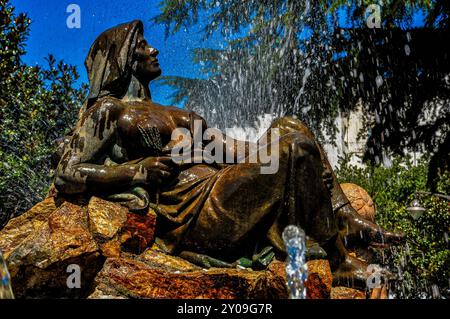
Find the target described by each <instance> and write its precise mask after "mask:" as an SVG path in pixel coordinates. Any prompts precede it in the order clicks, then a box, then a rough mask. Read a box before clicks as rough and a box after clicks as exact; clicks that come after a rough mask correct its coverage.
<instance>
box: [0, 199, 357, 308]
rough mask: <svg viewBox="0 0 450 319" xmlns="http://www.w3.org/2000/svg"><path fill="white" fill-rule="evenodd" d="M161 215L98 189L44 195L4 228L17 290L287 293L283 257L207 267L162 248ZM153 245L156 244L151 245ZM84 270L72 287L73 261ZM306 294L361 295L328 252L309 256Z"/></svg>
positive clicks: (51, 293) (50, 294) (28, 293)
mask: <svg viewBox="0 0 450 319" xmlns="http://www.w3.org/2000/svg"><path fill="white" fill-rule="evenodd" d="M156 222H157V217H156V214H155V213H154V212H153V211H151V210H150V211H149V212H148V213H147V214H145V215H138V214H135V213H131V212H129V211H128V210H127V209H126V208H124V207H122V206H120V205H118V204H115V203H111V202H108V201H105V200H102V199H99V198H96V197H92V198H90V199H89V198H87V199H86V198H81V199H76V200H66V199H58V200H56V201H55V200H54V199H53V198H47V199H45V200H44V201H43V202H41V203H39V204H37V205H36V206H34V207H33V208H32V209H30V210H29V211H28V212H26V213H25V214H23V215H21V216H19V217H17V218H14V219H12V220H11V221H10V222H9V223H8V224H7V225H6V227H5V228H4V229H3V230H1V231H0V249H1V250H2V251H3V252H4V257H5V260H6V262H7V264H8V267H9V270H10V273H11V277H12V285H13V290H14V293H15V296H16V297H17V298H86V297H89V298H288V290H287V287H286V273H285V263H283V262H280V261H274V262H272V263H271V264H270V265H269V267H268V269H266V270H264V271H252V270H238V269H230V268H212V269H209V270H205V269H201V268H200V267H198V266H196V265H194V264H192V263H190V262H188V261H186V260H184V259H182V258H179V257H175V256H169V255H167V254H164V253H163V252H161V251H158V250H157V246H155V245H153V243H154V236H155V227H156ZM152 245H153V247H152ZM71 264H76V265H78V266H79V267H80V270H81V288H79V289H77V288H73V289H70V288H68V286H67V282H68V278H69V276H70V275H71V274H72V272H71V271H68V266H69V265H71ZM308 271H309V276H308V281H307V283H306V286H307V294H308V298H311V299H318V298H329V297H330V294H331V296H332V297H333V296H335V297H336V296H338V297H339V298H357V297H360V295H358V294H357V293H354V294H352V293H350V292H348V291H344V292H342V291H341V290H334V295H333V290H332V288H331V283H332V275H331V271H330V267H329V264H328V262H327V261H326V260H312V261H309V262H308Z"/></svg>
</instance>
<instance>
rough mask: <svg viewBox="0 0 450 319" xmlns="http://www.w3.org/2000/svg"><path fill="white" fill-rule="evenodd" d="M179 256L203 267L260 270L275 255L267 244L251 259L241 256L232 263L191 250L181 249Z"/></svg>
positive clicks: (264, 267) (267, 264) (265, 266)
mask: <svg viewBox="0 0 450 319" xmlns="http://www.w3.org/2000/svg"><path fill="white" fill-rule="evenodd" d="M179 257H181V258H183V259H186V260H187V261H189V262H191V263H193V264H195V265H197V266H200V267H203V268H211V267H218V268H234V267H241V268H252V269H256V270H262V269H266V268H267V266H269V264H270V263H271V262H272V260H273V259H274V257H275V253H274V251H273V247H272V246H267V247H265V248H264V249H263V250H261V251H260V252H259V253H255V254H254V255H253V256H252V258H251V259H249V258H246V257H242V258H240V259H238V260H236V261H235V262H233V263H229V262H226V261H222V260H220V259H217V258H213V257H211V256H208V255H204V254H199V253H194V252H191V251H183V252H181V253H180V254H179Z"/></svg>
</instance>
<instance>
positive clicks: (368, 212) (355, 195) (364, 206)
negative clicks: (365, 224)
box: [341, 183, 376, 222]
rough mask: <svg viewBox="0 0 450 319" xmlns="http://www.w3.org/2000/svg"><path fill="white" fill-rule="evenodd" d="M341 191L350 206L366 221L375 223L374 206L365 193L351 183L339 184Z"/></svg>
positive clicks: (362, 189)
mask: <svg viewBox="0 0 450 319" xmlns="http://www.w3.org/2000/svg"><path fill="white" fill-rule="evenodd" d="M341 188H342V191H343V192H344V194H345V196H347V198H348V200H349V202H350V205H352V207H353V208H354V209H355V210H356V211H357V212H358V214H360V215H361V216H362V217H364V218H365V219H367V220H370V221H372V222H375V213H376V208H375V204H374V202H373V200H372V198H371V197H370V195H369V194H368V193H367V191H366V190H365V189H364V188H362V187H361V186H359V185H356V184H353V183H343V184H341Z"/></svg>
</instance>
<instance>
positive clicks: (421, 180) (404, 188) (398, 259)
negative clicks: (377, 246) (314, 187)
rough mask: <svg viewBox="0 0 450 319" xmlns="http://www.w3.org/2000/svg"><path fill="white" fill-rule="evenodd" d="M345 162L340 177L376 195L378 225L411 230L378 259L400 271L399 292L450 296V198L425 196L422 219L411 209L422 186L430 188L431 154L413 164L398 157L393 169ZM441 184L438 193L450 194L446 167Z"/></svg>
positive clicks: (396, 288) (438, 180) (404, 295)
mask: <svg viewBox="0 0 450 319" xmlns="http://www.w3.org/2000/svg"><path fill="white" fill-rule="evenodd" d="M339 164H340V165H339V167H340V168H339V169H338V170H337V172H336V173H337V176H338V178H339V180H340V182H341V183H344V182H350V183H355V184H358V185H360V186H361V187H363V188H364V189H366V190H367V191H368V193H369V195H370V196H371V197H372V198H373V200H374V202H375V205H376V209H377V213H376V215H375V219H376V222H377V224H379V225H380V226H383V227H386V228H387V229H395V230H398V231H401V232H403V233H404V234H405V237H406V244H405V245H402V246H399V247H391V248H390V249H388V250H385V251H384V252H383V253H379V255H378V262H379V263H380V264H383V265H385V266H386V265H387V266H388V267H389V269H390V270H391V271H392V272H393V273H395V274H397V275H398V276H399V278H398V280H397V281H396V282H395V283H394V284H393V285H392V287H391V288H392V291H393V292H394V293H395V294H396V296H397V297H400V298H420V297H427V298H431V297H433V294H436V291H439V293H440V295H441V296H443V297H446V298H448V297H450V284H449V280H450V243H449V239H448V238H449V233H450V206H449V205H450V203H449V202H448V201H447V200H445V199H442V198H439V197H436V196H421V197H420V200H421V202H422V205H424V207H425V208H427V211H426V212H425V213H424V214H423V215H422V216H421V217H420V218H418V219H417V220H414V219H413V218H412V217H411V216H410V215H409V214H408V211H407V207H408V206H409V204H410V203H411V201H412V200H413V198H414V193H415V192H416V191H429V190H430V189H429V188H428V187H427V171H428V159H426V158H424V159H422V160H420V161H419V163H418V164H417V165H413V161H411V159H410V158H401V157H396V158H395V159H394V161H393V165H392V166H391V167H389V168H387V167H384V166H382V165H367V166H366V167H364V168H361V167H356V166H353V165H350V164H349V161H348V158H347V159H346V158H342V159H341V161H340V163H339ZM436 185H437V187H436V191H437V192H439V193H442V194H450V171H448V170H447V171H441V172H440V173H439V174H438V176H437V178H436ZM436 288H437V289H436ZM433 290H434V291H433Z"/></svg>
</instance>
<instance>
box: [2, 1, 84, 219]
mask: <svg viewBox="0 0 450 319" xmlns="http://www.w3.org/2000/svg"><path fill="white" fill-rule="evenodd" d="M30 24H31V21H30V19H29V18H28V17H27V16H26V15H25V14H22V13H20V14H16V13H15V10H14V7H13V6H12V5H11V4H10V3H9V0H0V227H1V226H2V225H3V224H4V223H5V222H6V221H7V220H8V218H10V217H12V216H14V215H17V214H20V213H22V212H24V211H25V210H27V209H28V208H30V207H31V206H32V205H34V204H35V203H36V202H38V201H39V200H41V199H42V198H43V197H44V196H45V194H46V191H47V190H48V187H49V184H50V181H51V170H50V168H51V165H50V162H51V156H52V154H53V152H54V149H55V146H56V144H55V140H56V139H57V138H59V137H61V136H63V135H64V134H65V133H67V129H68V128H70V127H72V126H73V124H74V121H75V120H76V117H77V112H78V109H79V107H80V106H81V103H82V101H83V100H84V97H85V94H86V88H85V87H84V86H82V87H80V88H77V87H76V81H77V79H78V77H79V76H78V73H77V71H76V68H75V67H74V66H70V65H67V64H65V63H64V62H63V61H59V62H58V61H56V60H55V58H54V57H53V56H52V55H49V56H48V58H47V62H48V65H47V66H46V67H45V68H42V67H40V66H33V67H31V66H28V65H26V64H25V63H23V62H22V60H21V57H22V56H23V55H24V54H25V53H26V50H25V41H26V39H27V37H28V34H29V28H30Z"/></svg>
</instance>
